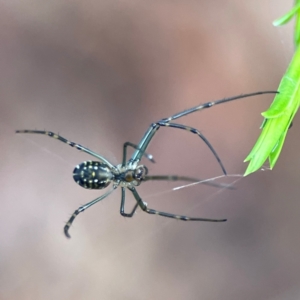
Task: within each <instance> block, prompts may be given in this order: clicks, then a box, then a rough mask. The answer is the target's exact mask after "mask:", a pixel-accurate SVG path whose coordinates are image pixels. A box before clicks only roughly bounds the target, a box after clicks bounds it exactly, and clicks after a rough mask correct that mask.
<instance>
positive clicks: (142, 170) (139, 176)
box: [134, 166, 148, 181]
mask: <svg viewBox="0 0 300 300" xmlns="http://www.w3.org/2000/svg"><path fill="white" fill-rule="evenodd" d="M147 174H148V169H147V168H146V167H145V166H139V167H137V169H136V170H135V172H134V179H136V180H138V181H141V180H143V179H144V177H145V176H146V175H147Z"/></svg>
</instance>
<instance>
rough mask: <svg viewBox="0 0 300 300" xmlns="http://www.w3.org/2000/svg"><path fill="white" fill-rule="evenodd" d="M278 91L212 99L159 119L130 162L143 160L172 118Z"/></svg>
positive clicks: (149, 130)
mask: <svg viewBox="0 0 300 300" xmlns="http://www.w3.org/2000/svg"><path fill="white" fill-rule="evenodd" d="M277 93H278V92H277V91H264V92H256V93H250V94H244V95H239V96H234V97H229V98H224V99H221V100H217V101H211V102H207V103H204V104H200V105H197V106H195V107H192V108H190V109H186V110H184V111H182V112H179V113H177V114H175V115H173V116H171V117H169V118H164V119H161V120H160V121H158V122H156V123H152V124H151V125H150V127H149V128H148V130H147V131H146V132H145V134H144V136H143V137H142V139H141V141H140V142H139V144H138V148H137V149H136V151H135V152H134V153H133V155H132V156H131V158H130V162H131V163H132V164H133V165H134V164H136V163H137V162H139V161H140V160H141V158H142V156H143V155H144V152H145V151H146V149H147V147H148V145H149V143H150V141H151V140H152V138H153V137H154V135H155V133H156V131H157V130H158V129H159V128H160V126H168V125H166V124H168V123H169V122H170V121H172V120H175V119H178V118H181V117H184V116H186V115H189V114H191V113H194V112H196V111H200V110H202V109H205V108H210V107H212V106H214V105H217V104H222V103H226V102H230V101H234V100H237V99H242V98H247V97H252V96H257V95H262V94H277ZM160 124H164V125H160ZM177 128H178V127H177ZM200 137H201V136H200ZM201 138H202V137H201ZM202 139H203V138H202ZM203 140H204V139H203ZM205 140H206V139H205ZM205 140H204V141H205ZM205 143H206V142H205ZM206 144H207V145H208V146H209V143H206ZM209 147H210V146H209ZM210 148H212V147H210ZM211 150H212V149H211ZM213 153H214V155H215V156H216V158H217V160H218V162H219V164H220V165H221V167H222V170H223V173H224V174H226V171H225V168H224V167H223V166H222V163H221V162H220V159H219V158H218V156H217V155H216V153H215V152H213Z"/></svg>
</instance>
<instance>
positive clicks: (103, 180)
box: [73, 161, 114, 189]
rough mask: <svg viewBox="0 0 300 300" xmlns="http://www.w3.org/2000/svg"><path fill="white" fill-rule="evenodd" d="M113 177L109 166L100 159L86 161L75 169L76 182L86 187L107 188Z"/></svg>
mask: <svg viewBox="0 0 300 300" xmlns="http://www.w3.org/2000/svg"><path fill="white" fill-rule="evenodd" d="M113 177H114V175H113V174H112V172H111V170H110V169H109V167H108V166H107V165H106V164H104V163H101V162H99V161H84V162H83V163H81V164H80V165H78V166H76V168H75V169H74V171H73V178H74V180H75V182H76V183H78V184H79V185H80V186H82V187H83V188H86V189H103V188H106V187H107V186H108V185H109V184H110V182H111V181H112V179H113Z"/></svg>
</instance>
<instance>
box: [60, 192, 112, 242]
mask: <svg viewBox="0 0 300 300" xmlns="http://www.w3.org/2000/svg"><path fill="white" fill-rule="evenodd" d="M116 188H117V186H113V188H112V189H110V190H109V191H108V192H106V193H105V194H103V195H102V196H100V197H98V198H96V199H95V200H93V201H91V202H89V203H87V204H85V205H83V206H80V207H79V208H78V209H76V210H75V211H74V213H73V214H72V216H71V218H70V219H69V221H68V222H67V224H66V225H65V227H64V233H65V236H66V237H67V238H70V237H71V236H70V234H69V229H70V227H71V225H72V223H73V222H74V220H75V218H76V217H77V216H78V215H79V214H80V213H82V212H83V211H85V210H86V209H88V208H89V207H91V206H92V205H94V204H96V203H97V202H99V201H101V200H103V199H104V198H106V197H107V196H108V195H109V194H111V193H112V192H113V191H114V190H115V189H116Z"/></svg>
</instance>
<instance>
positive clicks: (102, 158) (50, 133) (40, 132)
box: [16, 130, 116, 170]
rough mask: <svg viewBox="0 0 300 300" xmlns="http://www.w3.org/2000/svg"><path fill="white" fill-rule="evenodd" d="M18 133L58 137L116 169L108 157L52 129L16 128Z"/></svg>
mask: <svg viewBox="0 0 300 300" xmlns="http://www.w3.org/2000/svg"><path fill="white" fill-rule="evenodd" d="M16 133H34V134H44V135H48V136H50V137H52V138H54V139H57V140H59V141H61V142H63V143H65V144H67V145H69V146H71V147H74V148H76V149H77V150H80V151H83V152H85V153H87V154H89V155H92V156H94V157H96V158H98V159H99V160H101V161H102V162H104V163H105V164H107V165H108V166H109V167H110V168H111V169H114V170H115V169H116V167H115V166H114V165H113V164H111V163H110V162H109V161H108V160H107V159H105V158H104V157H103V156H101V155H100V154H98V153H96V152H94V151H92V150H90V149H88V148H86V147H84V146H81V145H80V144H77V143H74V142H71V141H69V140H67V139H66V138H64V137H62V136H60V135H58V134H56V133H54V132H52V131H45V130H16Z"/></svg>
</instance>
